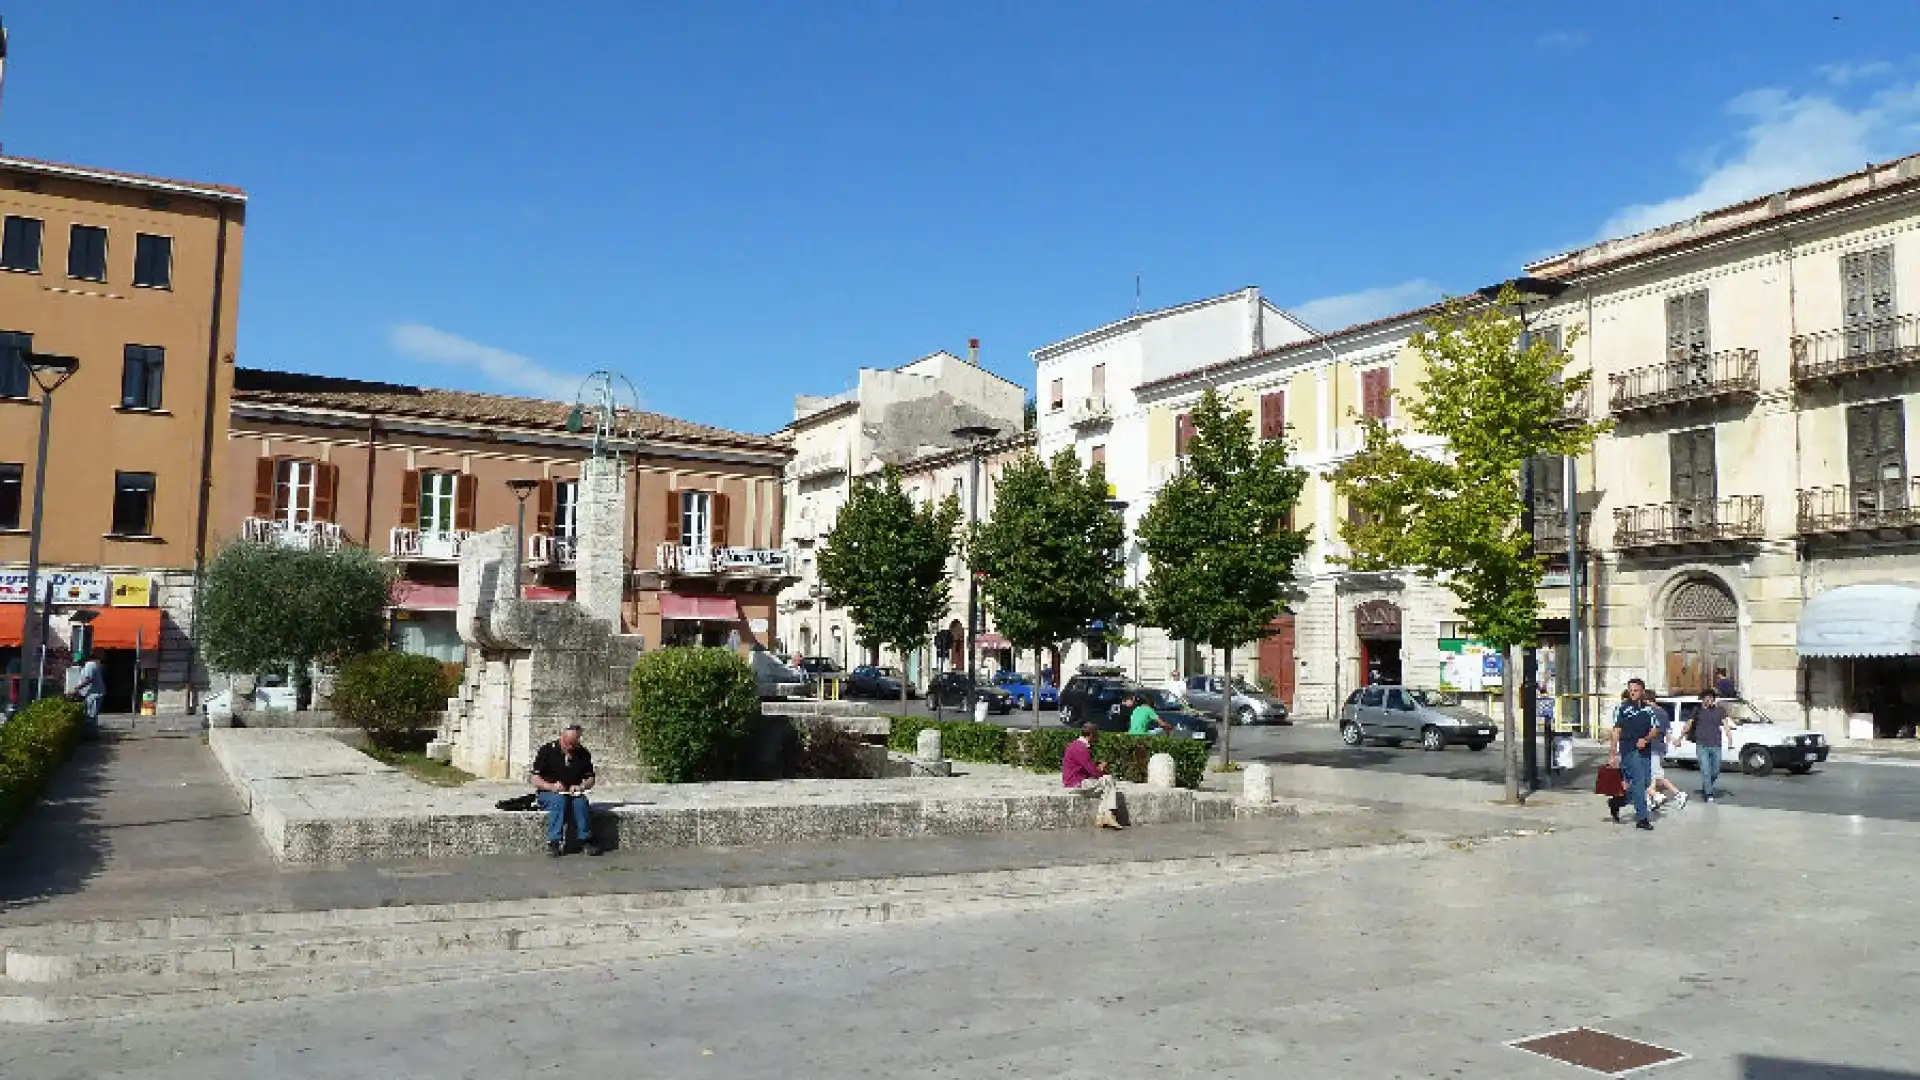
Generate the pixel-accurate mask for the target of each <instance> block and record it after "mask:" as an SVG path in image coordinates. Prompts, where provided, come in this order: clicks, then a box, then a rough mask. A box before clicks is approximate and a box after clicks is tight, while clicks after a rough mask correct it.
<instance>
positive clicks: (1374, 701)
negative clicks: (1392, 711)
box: [1360, 686, 1387, 709]
mask: <svg viewBox="0 0 1920 1080" xmlns="http://www.w3.org/2000/svg"><path fill="white" fill-rule="evenodd" d="M1386 697H1387V692H1386V691H1385V690H1382V689H1380V688H1379V687H1377V686H1369V687H1367V688H1366V689H1365V690H1363V691H1361V692H1360V704H1362V705H1365V706H1367V707H1369V708H1374V709H1377V708H1379V707H1380V705H1381V703H1382V702H1384V701H1385V700H1386Z"/></svg>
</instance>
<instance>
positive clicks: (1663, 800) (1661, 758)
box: [1647, 694, 1687, 812]
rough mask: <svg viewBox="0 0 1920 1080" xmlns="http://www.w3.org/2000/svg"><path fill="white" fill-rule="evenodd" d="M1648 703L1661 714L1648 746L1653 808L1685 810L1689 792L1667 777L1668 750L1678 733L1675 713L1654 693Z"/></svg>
mask: <svg viewBox="0 0 1920 1080" xmlns="http://www.w3.org/2000/svg"><path fill="white" fill-rule="evenodd" d="M1647 704H1649V705H1652V706H1653V710H1654V712H1655V713H1657V714H1659V715H1658V718H1657V719H1655V721H1654V740H1653V742H1652V744H1651V745H1649V746H1648V747H1647V749H1649V750H1651V751H1652V753H1651V754H1649V755H1648V758H1647V763H1648V765H1649V767H1650V773H1649V782H1650V785H1651V786H1650V787H1649V788H1648V791H1649V793H1650V794H1652V795H1653V796H1654V798H1655V802H1654V803H1653V808H1654V809H1655V810H1657V811H1662V812H1664V811H1665V810H1666V808H1667V807H1668V806H1669V805H1671V806H1672V807H1673V808H1674V809H1675V810H1685V809H1686V808H1687V793H1686V792H1684V791H1681V790H1680V789H1679V788H1677V787H1675V786H1674V785H1673V781H1671V780H1669V779H1667V751H1668V750H1670V749H1671V748H1672V747H1673V745H1674V743H1675V741H1676V738H1675V736H1676V734H1677V733H1676V730H1675V728H1674V725H1673V713H1672V711H1670V710H1669V709H1668V708H1667V707H1666V706H1664V705H1662V704H1660V702H1659V701H1658V700H1657V699H1655V698H1654V696H1653V695H1652V694H1648V695H1647Z"/></svg>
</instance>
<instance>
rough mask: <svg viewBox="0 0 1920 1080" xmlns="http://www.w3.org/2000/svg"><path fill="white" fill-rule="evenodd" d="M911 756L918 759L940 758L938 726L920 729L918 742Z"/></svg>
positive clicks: (937, 759)
mask: <svg viewBox="0 0 1920 1080" xmlns="http://www.w3.org/2000/svg"><path fill="white" fill-rule="evenodd" d="M913 756H914V757H915V758H917V759H918V760H920V761H939V760H941V757H940V729H939V728H921V729H920V743H919V745H918V746H917V747H915V749H914V753H913Z"/></svg>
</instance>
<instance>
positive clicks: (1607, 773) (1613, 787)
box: [1593, 765, 1627, 795]
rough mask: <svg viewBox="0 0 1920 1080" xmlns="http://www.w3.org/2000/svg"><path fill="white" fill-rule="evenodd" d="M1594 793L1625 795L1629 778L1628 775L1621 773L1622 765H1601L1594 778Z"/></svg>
mask: <svg viewBox="0 0 1920 1080" xmlns="http://www.w3.org/2000/svg"><path fill="white" fill-rule="evenodd" d="M1593 793H1594V794H1595V795H1625V794H1626V793H1627V780H1626V777H1624V776H1622V775H1621V774H1620V766H1618V765H1602V766H1600V772H1599V773H1598V774H1596V775H1595V776H1594V778H1593Z"/></svg>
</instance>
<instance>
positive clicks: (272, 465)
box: [253, 457, 279, 520]
mask: <svg viewBox="0 0 1920 1080" xmlns="http://www.w3.org/2000/svg"><path fill="white" fill-rule="evenodd" d="M278 467H279V465H278V462H277V460H276V459H274V458H270V457H263V458H261V459H260V460H259V461H256V462H254V465H253V516H254V517H257V518H260V519H262V520H265V519H267V518H271V517H273V481H274V477H275V475H276V472H277V470H278Z"/></svg>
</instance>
